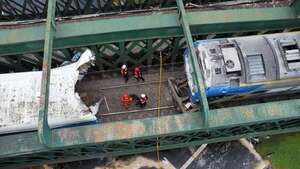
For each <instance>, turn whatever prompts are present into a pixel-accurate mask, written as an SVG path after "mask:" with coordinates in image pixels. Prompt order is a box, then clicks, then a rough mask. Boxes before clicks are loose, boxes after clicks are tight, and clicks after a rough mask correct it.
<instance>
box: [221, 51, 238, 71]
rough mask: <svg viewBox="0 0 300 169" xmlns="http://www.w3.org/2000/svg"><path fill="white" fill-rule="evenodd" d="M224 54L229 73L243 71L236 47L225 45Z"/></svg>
mask: <svg viewBox="0 0 300 169" xmlns="http://www.w3.org/2000/svg"><path fill="white" fill-rule="evenodd" d="M222 54H223V57H224V63H225V68H226V73H227V74H230V73H239V72H241V70H242V69H241V63H240V59H239V56H238V53H237V50H236V48H235V47H225V48H224V47H223V48H222Z"/></svg>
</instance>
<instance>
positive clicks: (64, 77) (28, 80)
mask: <svg viewBox="0 0 300 169" xmlns="http://www.w3.org/2000/svg"><path fill="white" fill-rule="evenodd" d="M94 59H95V58H94V55H93V53H92V51H91V50H86V51H85V52H83V53H82V54H81V55H80V58H78V60H77V61H74V62H70V63H68V64H66V65H64V66H61V67H58V68H54V69H51V79H50V94H49V107H48V119H49V125H50V127H51V128H58V127H68V126H74V125H82V124H85V123H96V122H97V118H96V116H95V114H96V112H97V109H98V106H99V104H98V103H96V104H95V105H93V106H90V107H88V106H87V105H85V104H84V103H83V101H82V100H81V99H80V97H79V95H78V93H76V92H75V85H76V82H77V81H78V80H80V79H81V78H82V76H83V75H84V73H85V72H86V71H87V69H88V68H89V67H90V66H91V64H92V62H93V60H94ZM41 79H42V72H41V71H34V72H21V73H6V74H0V91H1V92H0V112H1V113H0V134H7V133H16V132H25V131H32V130H37V127H38V115H39V105H40V92H41Z"/></svg>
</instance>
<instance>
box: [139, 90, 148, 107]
mask: <svg viewBox="0 0 300 169" xmlns="http://www.w3.org/2000/svg"><path fill="white" fill-rule="evenodd" d="M147 101H148V96H147V95H145V94H144V93H142V94H141V97H140V98H139V102H138V103H139V105H140V106H141V107H145V106H146V105H147Z"/></svg>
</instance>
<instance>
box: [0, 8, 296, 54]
mask: <svg viewBox="0 0 300 169" xmlns="http://www.w3.org/2000/svg"><path fill="white" fill-rule="evenodd" d="M186 15H187V16H186V18H187V21H188V23H189V25H190V28H191V33H192V34H193V35H199V34H208V33H225V32H247V31H255V30H276V29H285V28H299V27H300V18H299V17H297V15H296V11H295V10H294V8H293V7H280V8H254V9H252V8H251V9H229V10H213V11H188V12H187V13H186ZM177 18H178V16H177V13H176V12H175V11H173V12H172V11H171V12H153V13H149V14H148V15H141V16H136V15H134V16H124V17H119V18H92V19H82V20H77V21H75V22H74V21H64V22H57V31H56V38H55V40H54V45H53V48H54V49H63V48H69V47H77V46H88V45H93V44H105V43H112V42H120V41H134V40H144V39H154V38H168V37H178V36H181V37H182V36H183V31H182V29H181V26H180V23H179V22H178V19H177ZM44 34H45V24H44V23H37V24H32V25H23V26H20V25H19V26H10V27H8V28H2V29H1V27H0V37H1V39H0V56H1V55H11V54H18V53H30V52H36V51H42V49H43V43H42V42H43V40H44Z"/></svg>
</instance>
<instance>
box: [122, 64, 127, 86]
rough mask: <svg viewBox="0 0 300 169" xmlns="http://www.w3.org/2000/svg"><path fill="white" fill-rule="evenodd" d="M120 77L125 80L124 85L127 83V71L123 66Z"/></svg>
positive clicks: (125, 66)
mask: <svg viewBox="0 0 300 169" xmlns="http://www.w3.org/2000/svg"><path fill="white" fill-rule="evenodd" d="M121 75H122V77H123V78H124V80H125V83H127V81H128V69H127V65H126V64H123V65H122V67H121Z"/></svg>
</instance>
